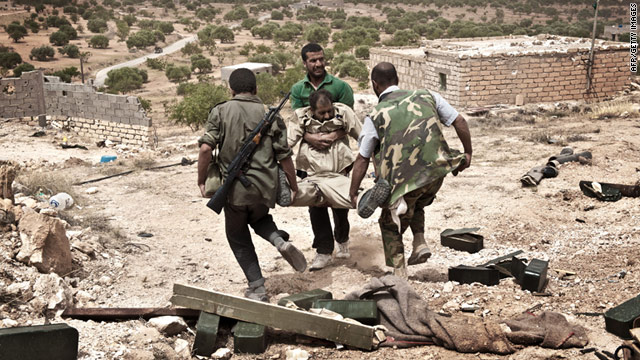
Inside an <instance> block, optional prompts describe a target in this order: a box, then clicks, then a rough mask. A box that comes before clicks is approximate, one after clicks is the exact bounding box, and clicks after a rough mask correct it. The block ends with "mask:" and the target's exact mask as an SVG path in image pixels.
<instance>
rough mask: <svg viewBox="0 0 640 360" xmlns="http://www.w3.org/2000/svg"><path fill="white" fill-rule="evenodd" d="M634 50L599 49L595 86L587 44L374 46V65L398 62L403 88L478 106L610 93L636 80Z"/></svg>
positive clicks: (397, 67)
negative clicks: (469, 49) (516, 49)
mask: <svg viewBox="0 0 640 360" xmlns="http://www.w3.org/2000/svg"><path fill="white" fill-rule="evenodd" d="M416 50H417V49H416ZM403 51H404V52H406V53H402V52H403ZM628 52H629V50H628V49H626V48H616V47H609V48H606V49H598V50H596V51H595V56H594V65H593V68H592V87H591V90H590V91H587V67H586V63H587V60H588V57H589V52H588V50H587V51H585V50H584V49H566V50H564V51H559V52H555V53H554V52H547V53H542V54H535V53H534V54H527V53H526V52H523V53H521V54H515V55H514V54H509V55H505V54H494V55H489V56H487V55H478V56H473V57H469V56H459V55H458V54H456V53H455V52H452V51H441V50H433V49H429V50H428V52H427V54H422V52H421V51H413V52H411V51H408V50H407V49H406V48H404V49H402V50H400V49H398V48H396V49H393V48H387V49H371V50H370V60H371V66H375V65H376V64H377V63H379V62H381V61H387V62H390V63H392V64H394V66H395V67H396V69H397V71H398V77H399V80H400V87H402V88H406V89H420V88H426V89H429V90H434V91H437V92H439V93H440V94H441V95H442V96H443V97H444V98H445V99H446V100H447V101H449V102H450V103H451V104H452V105H454V106H457V107H473V106H485V105H495V104H516V98H519V100H520V99H521V100H522V101H523V103H535V102H553V101H561V100H580V99H592V98H606V97H610V96H612V95H614V94H616V93H617V92H619V91H621V90H623V89H624V87H625V86H626V85H627V84H629V82H630V73H629V69H628V66H627V65H628V64H627V59H628ZM408 53H411V54H408ZM442 77H444V78H445V79H446V89H444V88H443V84H442ZM518 95H520V96H518ZM519 102H520V101H518V103H519Z"/></svg>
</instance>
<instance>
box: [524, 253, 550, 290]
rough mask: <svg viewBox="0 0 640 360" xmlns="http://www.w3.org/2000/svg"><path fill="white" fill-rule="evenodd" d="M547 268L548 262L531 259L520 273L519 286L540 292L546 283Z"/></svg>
mask: <svg viewBox="0 0 640 360" xmlns="http://www.w3.org/2000/svg"><path fill="white" fill-rule="evenodd" d="M548 268H549V262H548V261H544V260H540V259H533V260H531V262H530V263H529V265H527V267H525V268H524V273H523V275H522V283H521V284H520V286H521V287H522V289H523V290H529V291H531V292H541V291H542V289H544V286H545V285H546V283H547V269H548Z"/></svg>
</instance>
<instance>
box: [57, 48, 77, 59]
mask: <svg viewBox="0 0 640 360" xmlns="http://www.w3.org/2000/svg"><path fill="white" fill-rule="evenodd" d="M58 52H59V53H60V54H62V55H67V56H68V57H70V58H72V59H77V58H79V57H80V49H79V48H78V47H77V46H76V45H73V44H68V45H65V46H64V47H63V48H62V49H58Z"/></svg>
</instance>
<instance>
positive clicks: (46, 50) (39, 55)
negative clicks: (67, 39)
mask: <svg viewBox="0 0 640 360" xmlns="http://www.w3.org/2000/svg"><path fill="white" fill-rule="evenodd" d="M55 55H56V52H55V51H54V50H53V48H52V47H51V46H47V45H43V46H40V47H37V48H33V49H31V55H29V59H31V60H33V59H36V60H38V61H49V60H51V59H53V57H54V56H55Z"/></svg>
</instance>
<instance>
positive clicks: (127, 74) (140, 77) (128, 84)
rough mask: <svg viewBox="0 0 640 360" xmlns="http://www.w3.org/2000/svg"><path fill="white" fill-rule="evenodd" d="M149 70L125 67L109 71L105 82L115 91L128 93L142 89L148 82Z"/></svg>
mask: <svg viewBox="0 0 640 360" xmlns="http://www.w3.org/2000/svg"><path fill="white" fill-rule="evenodd" d="M147 79H148V75H147V72H146V71H144V70H141V69H137V68H131V67H123V68H120V69H113V70H111V71H109V72H108V73H107V79H106V80H105V82H104V84H105V85H106V86H107V87H108V88H109V89H110V90H113V91H117V92H120V93H123V94H124V93H128V92H131V91H133V90H136V89H140V88H141V87H142V84H143V83H145V82H147Z"/></svg>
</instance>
